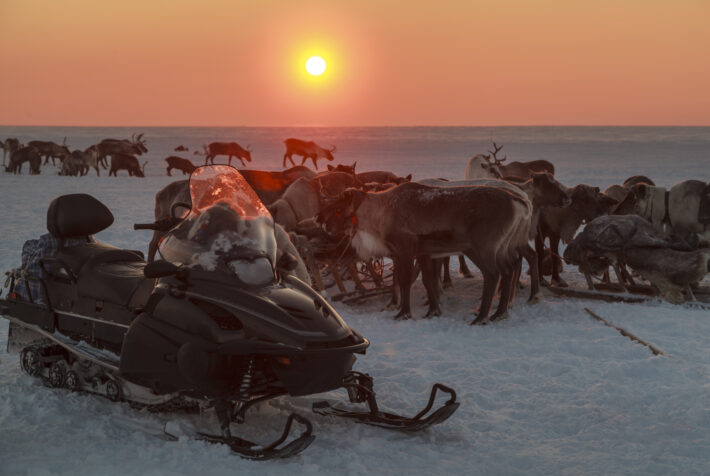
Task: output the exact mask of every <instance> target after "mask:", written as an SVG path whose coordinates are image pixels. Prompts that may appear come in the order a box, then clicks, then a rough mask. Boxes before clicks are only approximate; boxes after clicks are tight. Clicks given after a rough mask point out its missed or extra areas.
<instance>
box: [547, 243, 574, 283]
mask: <svg viewBox="0 0 710 476" xmlns="http://www.w3.org/2000/svg"><path fill="white" fill-rule="evenodd" d="M559 245H560V237H559V235H554V236H550V263H552V278H550V281H551V282H552V283H553V284H555V285H556V286H559V287H561V288H566V287H568V286H569V285H568V284H567V283H566V282H565V280H564V279H562V278H561V277H560V272H559V270H558V269H557V266H555V260H556V259H557V256H559V255H560V253H559Z"/></svg>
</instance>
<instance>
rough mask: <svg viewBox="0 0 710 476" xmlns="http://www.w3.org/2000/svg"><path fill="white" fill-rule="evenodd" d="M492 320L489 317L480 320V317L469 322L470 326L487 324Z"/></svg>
mask: <svg viewBox="0 0 710 476" xmlns="http://www.w3.org/2000/svg"><path fill="white" fill-rule="evenodd" d="M490 323H491V321H490V320H489V319H486V320H485V321H479V320H478V318H476V319H474V320H472V321H471V322H469V323H468V325H469V326H487V325H488V324H490Z"/></svg>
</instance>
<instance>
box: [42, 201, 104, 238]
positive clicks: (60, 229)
mask: <svg viewBox="0 0 710 476" xmlns="http://www.w3.org/2000/svg"><path fill="white" fill-rule="evenodd" d="M112 223H113V214H112V213H111V211H110V210H109V209H108V208H107V207H106V205H104V204H103V203H101V202H100V201H98V200H97V199H96V198H94V197H92V196H91V195H88V194H86V193H72V194H69V195H62V196H59V197H57V198H55V199H54V200H52V203H50V204H49V209H48V210H47V231H49V233H50V234H51V235H52V236H54V237H55V238H60V239H63V238H74V237H81V236H88V235H93V234H95V233H98V232H100V231H102V230H105V229H106V228H108V227H109V226H111V224H112Z"/></svg>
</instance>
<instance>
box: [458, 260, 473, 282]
mask: <svg viewBox="0 0 710 476" xmlns="http://www.w3.org/2000/svg"><path fill="white" fill-rule="evenodd" d="M459 273H461V275H463V277H464V278H473V273H471V270H470V269H468V265H467V264H466V257H465V256H464V255H459Z"/></svg>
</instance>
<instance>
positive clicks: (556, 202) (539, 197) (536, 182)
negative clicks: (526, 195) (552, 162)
mask: <svg viewBox="0 0 710 476" xmlns="http://www.w3.org/2000/svg"><path fill="white" fill-rule="evenodd" d="M532 180H533V190H534V191H533V196H534V198H533V200H534V203H535V204H536V205H538V206H552V207H567V206H569V205H570V204H571V203H572V199H571V198H570V197H569V195H568V189H567V187H565V186H564V185H562V184H561V183H560V182H558V181H557V180H555V178H554V177H553V176H552V175H550V174H548V173H547V172H533V174H532Z"/></svg>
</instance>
